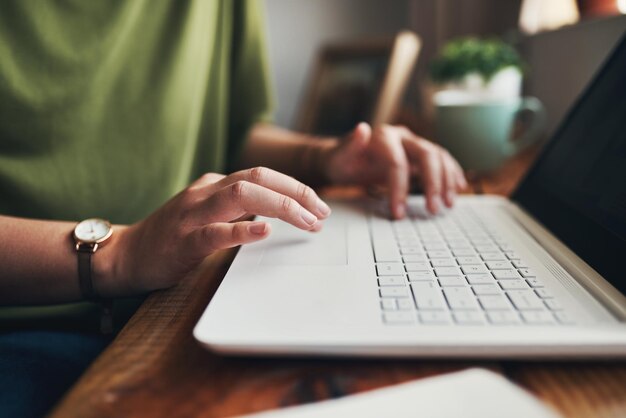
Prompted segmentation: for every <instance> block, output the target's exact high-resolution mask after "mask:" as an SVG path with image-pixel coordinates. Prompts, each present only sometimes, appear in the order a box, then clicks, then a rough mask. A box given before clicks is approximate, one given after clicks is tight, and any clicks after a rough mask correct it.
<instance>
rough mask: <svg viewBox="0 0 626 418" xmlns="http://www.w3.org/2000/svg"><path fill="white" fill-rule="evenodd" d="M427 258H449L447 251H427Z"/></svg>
mask: <svg viewBox="0 0 626 418" xmlns="http://www.w3.org/2000/svg"><path fill="white" fill-rule="evenodd" d="M427 254H428V258H450V257H451V255H450V252H449V251H428V252H427Z"/></svg>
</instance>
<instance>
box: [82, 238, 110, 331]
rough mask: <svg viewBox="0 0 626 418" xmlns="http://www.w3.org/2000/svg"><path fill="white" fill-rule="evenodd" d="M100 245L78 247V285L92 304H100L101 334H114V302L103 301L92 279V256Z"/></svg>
mask: <svg viewBox="0 0 626 418" xmlns="http://www.w3.org/2000/svg"><path fill="white" fill-rule="evenodd" d="M97 245H98V244H79V245H78V246H77V247H76V250H77V251H76V253H77V255H78V284H79V286H80V292H81V293H82V294H83V297H84V298H85V299H87V300H90V301H92V302H98V303H100V309H101V312H100V332H101V333H102V334H110V333H112V332H113V301H112V300H110V299H102V297H100V295H99V294H98V292H97V291H96V289H95V288H94V286H93V279H92V277H91V256H92V255H93V253H94V252H95V250H96V249H97V248H98V247H97Z"/></svg>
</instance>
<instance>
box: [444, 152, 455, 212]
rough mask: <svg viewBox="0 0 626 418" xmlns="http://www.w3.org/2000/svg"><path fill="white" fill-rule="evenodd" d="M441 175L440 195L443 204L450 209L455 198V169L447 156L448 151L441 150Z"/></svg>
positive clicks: (448, 155) (450, 158)
mask: <svg viewBox="0 0 626 418" xmlns="http://www.w3.org/2000/svg"><path fill="white" fill-rule="evenodd" d="M440 155H441V166H442V170H441V174H442V181H441V182H442V184H443V188H442V191H441V193H442V195H443V202H444V204H445V205H446V206H447V207H449V208H451V207H452V205H454V199H455V198H456V174H457V173H456V167H455V165H454V162H453V161H452V157H450V154H448V151H446V150H444V149H441V150H440Z"/></svg>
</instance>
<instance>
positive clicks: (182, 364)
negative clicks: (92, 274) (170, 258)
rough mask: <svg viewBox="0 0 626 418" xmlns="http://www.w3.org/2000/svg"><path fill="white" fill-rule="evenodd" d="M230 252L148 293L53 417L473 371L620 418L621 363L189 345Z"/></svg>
mask: <svg viewBox="0 0 626 418" xmlns="http://www.w3.org/2000/svg"><path fill="white" fill-rule="evenodd" d="M533 156H534V154H533V152H532V150H531V151H528V154H525V155H522V156H519V157H518V158H517V159H516V160H514V161H512V162H511V163H509V164H508V165H507V168H504V169H503V170H500V172H498V173H494V174H493V175H491V176H490V177H481V178H480V179H479V180H478V181H480V184H479V185H478V187H479V188H480V189H481V190H483V191H489V192H498V193H501V194H508V193H510V191H511V190H512V188H513V186H514V185H515V183H516V182H517V181H518V180H519V178H520V177H521V175H522V174H523V171H524V170H525V168H526V167H527V166H528V163H529V161H530V160H532V157H533ZM475 186H476V185H475ZM235 252H236V250H231V251H223V252H219V253H216V254H214V255H212V256H211V257H209V258H207V260H205V262H204V263H203V264H202V266H201V267H200V268H199V269H198V270H197V271H196V272H194V273H193V274H191V275H190V276H189V277H188V278H187V279H186V280H185V281H184V282H183V283H181V284H180V285H179V286H177V287H175V288H172V289H169V290H166V291H160V292H155V293H154V294H152V295H151V296H150V297H149V298H148V299H147V300H146V301H145V302H144V304H143V305H142V306H141V308H140V309H139V311H138V312H137V313H136V314H135V315H134V317H133V318H132V319H131V321H130V322H129V323H128V324H127V325H126V327H125V328H124V329H123V330H122V332H121V333H120V334H119V335H118V336H117V338H116V339H115V340H114V342H113V343H112V344H111V345H110V346H109V347H108V348H107V350H105V352H104V353H103V354H102V355H101V356H100V357H99V358H98V359H97V360H96V361H95V362H94V364H93V365H92V366H91V367H90V368H89V369H88V370H87V372H86V373H85V374H84V375H83V376H82V378H81V379H80V380H79V381H78V382H77V383H76V385H75V386H74V387H73V388H72V389H71V390H70V392H69V393H67V394H66V396H65V397H64V398H63V399H62V401H61V402H60V403H59V404H58V405H57V407H56V408H55V410H54V411H53V412H52V416H53V417H58V418H71V417H77V418H78V417H80V418H87V417H226V416H233V415H238V414H244V413H250V412H255V411H263V410H268V409H273V408H280V407H285V406H289V405H297V404H303V403H308V402H315V401H318V400H322V399H329V398H337V397H341V396H344V395H346V394H352V393H358V392H362V391H367V390H371V389H375V388H380V387H384V386H387V385H391V384H394V383H399V382H404V381H408V380H411V379H419V378H422V377H427V376H434V375H438V374H442V373H448V372H452V371H456V370H462V369H465V368H467V367H475V366H478V367H486V368H489V369H490V370H493V371H496V372H499V373H503V374H504V375H505V376H507V377H508V378H510V379H511V380H512V381H514V382H517V383H518V384H520V385H521V386H523V387H525V388H526V389H528V390H530V391H531V392H533V393H534V394H535V395H537V396H538V397H539V398H541V399H542V400H543V401H545V403H547V404H549V405H551V406H552V407H553V408H554V409H555V410H557V411H559V412H560V413H561V414H563V415H564V416H566V417H616V418H617V417H626V363H624V362H619V363H618V362H596V363H590V362H567V363H558V362H497V363H496V362H494V363H486V362H461V361H445V360H439V361H433V360H347V359H296V358H293V359H254V358H226V357H221V356H218V355H215V354H212V353H211V352H209V351H206V350H204V349H203V348H201V347H200V346H199V345H198V344H197V343H196V342H195V340H194V339H193V337H192V329H193V326H194V325H195V323H196V321H197V319H198V318H199V316H200V314H201V313H202V311H203V310H204V308H205V307H206V305H207V304H208V302H209V300H210V299H211V297H212V295H213V294H214V292H215V290H216V289H217V286H218V285H219V283H220V281H221V279H222V278H223V276H224V274H225V272H226V270H227V268H228V265H229V264H230V262H231V261H232V259H233V257H234V255H235ZM504 416H506V411H503V417H504Z"/></svg>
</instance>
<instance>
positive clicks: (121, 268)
mask: <svg viewBox="0 0 626 418" xmlns="http://www.w3.org/2000/svg"><path fill="white" fill-rule="evenodd" d="M128 229H129V227H128V226H125V225H115V226H114V227H113V234H112V235H111V238H110V239H109V241H108V242H107V245H105V246H103V247H102V248H100V249H99V250H98V251H97V252H96V253H95V254H93V256H92V260H91V268H92V280H93V286H94V289H95V290H96V291H97V292H98V294H99V295H100V296H101V297H102V298H112V297H120V296H128V295H130V294H132V293H133V291H132V289H131V287H130V285H129V281H128V275H127V274H126V271H127V268H126V265H127V260H126V254H127V251H125V250H124V246H125V245H124V243H125V238H126V235H127V233H128Z"/></svg>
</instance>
